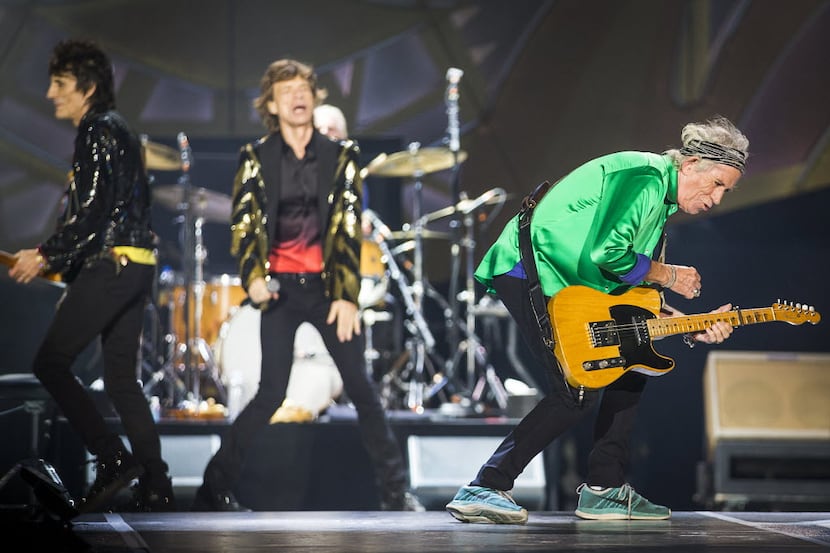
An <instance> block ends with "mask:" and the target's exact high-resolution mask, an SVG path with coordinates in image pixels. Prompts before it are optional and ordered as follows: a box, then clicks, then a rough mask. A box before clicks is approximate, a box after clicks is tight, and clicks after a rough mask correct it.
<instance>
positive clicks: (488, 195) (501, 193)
mask: <svg viewBox="0 0 830 553" xmlns="http://www.w3.org/2000/svg"><path fill="white" fill-rule="evenodd" d="M515 197H516V195H515V194H508V193H507V192H505V190H504V189H503V188H492V189H490V190H488V191H486V192H484V193H483V194H482V195H481V196H479V197H478V198H469V199H464V200H461V201H460V202H458V203H457V204H455V205H450V206H447V207H444V208H442V209H439V210H438V211H433V212H432V213H427V214H426V215H424V221H426V222H428V223H429V222H432V221H435V220H437V219H441V218H443V217H449V216H450V215H453V214H454V213H464V214H467V213H470V212H471V211H475V210H476V209H480V208H482V207H485V206H491V205H496V204H499V203H504V202H506V201H507V200H511V199H513V198H515Z"/></svg>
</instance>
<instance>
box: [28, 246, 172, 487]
mask: <svg viewBox="0 0 830 553" xmlns="http://www.w3.org/2000/svg"><path fill="white" fill-rule="evenodd" d="M154 278H155V268H154V267H153V266H151V265H141V264H137V263H128V264H127V266H126V267H124V268H123V269H122V270H121V271H120V273H116V270H115V263H114V262H113V261H111V260H109V259H102V260H99V261H97V262H95V264H94V265H92V266H91V267H87V268H84V269H83V270H81V272H80V273H79V274H78V276H77V278H76V279H75V281H74V282H73V283H72V284H71V285H69V287H68V288H67V291H66V294H65V295H64V297H63V298H62V300H61V302H60V305H59V307H58V310H57V312H56V313H55V318H54V319H53V320H52V323H51V325H50V327H49V329H48V331H47V333H46V337H45V338H44V340H43V342H42V344H41V346H40V349H39V350H38V352H37V355H36V356H35V360H34V367H33V371H34V374H35V376H37V378H38V379H39V380H40V381H41V382H42V383H43V386H44V387H45V388H46V390H47V391H48V392H49V393H50V394H51V395H52V397H53V398H54V400H55V403H57V405H58V407H59V408H60V410H61V411H62V412H63V414H64V416H65V417H66V419H67V421H68V422H69V424H70V426H71V427H72V429H73V430H74V431H75V432H76V433H77V434H78V435H79V436H80V438H81V440H82V441H83V443H84V445H85V446H86V448H87V449H88V450H89V451H90V452H91V453H92V454H93V455H97V456H99V457H107V456H109V455H112V454H114V453H115V451H117V450H118V449H123V447H124V444H123V443H122V442H121V439H120V438H119V437H118V435H117V434H116V433H113V432H111V431H109V430H108V429H107V425H106V422H105V420H104V417H103V416H102V415H101V413H100V412H99V411H98V409H97V407H96V405H95V403H94V401H93V399H92V397H91V396H90V395H89V393H88V392H87V390H86V388H85V387H84V385H83V384H82V383H81V382H80V380H78V379H77V378H76V377H75V375H74V374H73V373H72V372H71V367H72V364H73V362H74V361H75V359H76V358H77V357H78V355H80V353H81V352H82V351H83V350H84V348H85V347H86V346H87V345H89V344H90V343H91V342H92V341H93V340H95V339H96V338H97V337H98V336H100V338H101V346H102V351H103V360H104V388H105V390H106V393H107V395H108V396H109V398H110V401H111V402H112V405H113V407H114V408H115V410H116V412H117V413H118V415H119V417H120V419H121V423H122V425H123V427H124V432H125V433H126V435H127V438H128V439H129V440H130V445H131V449H132V452H133V454H134V455H135V456H136V458H137V459H138V461H139V462H141V463H142V464H143V465H144V466H145V468H147V470H148V471H154V472H155V471H162V472H164V471H166V470H167V466H166V465H165V464H164V463H163V461H162V458H161V441H160V439H159V434H158V429H157V428H156V424H155V421H154V420H153V416H152V414H151V412H150V407H149V405H148V402H147V398H146V396H145V395H144V391H143V389H142V385H141V382H140V381H139V379H138V365H137V363H138V349H139V339H140V335H141V327H142V324H143V322H144V308H145V305H146V302H147V299H148V297H149V294H150V292H151V289H152V285H153V279H154Z"/></svg>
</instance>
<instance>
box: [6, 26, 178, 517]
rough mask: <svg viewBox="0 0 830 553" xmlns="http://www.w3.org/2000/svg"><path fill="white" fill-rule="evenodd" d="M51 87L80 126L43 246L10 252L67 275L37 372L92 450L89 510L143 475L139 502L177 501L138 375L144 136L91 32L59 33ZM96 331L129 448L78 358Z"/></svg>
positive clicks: (19, 263) (145, 288) (149, 269)
mask: <svg viewBox="0 0 830 553" xmlns="http://www.w3.org/2000/svg"><path fill="white" fill-rule="evenodd" d="M49 74H50V84H49V90H48V92H47V97H48V98H49V99H50V100H52V102H53V103H54V106H55V117H56V118H58V119H68V120H70V121H72V123H73V124H74V125H75V126H76V127H77V128H78V134H77V136H76V138H75V149H74V155H73V160H72V172H71V174H70V179H69V185H68V187H67V190H66V194H65V196H64V205H63V213H62V215H61V217H60V219H59V221H58V225H57V229H56V230H55V232H54V233H53V234H52V235H51V236H49V237H48V238H47V239H46V240H44V241H43V242H42V243H41V244H40V245H39V246H38V247H37V248H33V249H24V250H21V251H19V252H17V253H16V254H15V259H16V262H15V264H14V266H13V267H12V268H11V269H10V271H9V274H10V275H11V276H12V278H14V279H15V280H17V281H18V282H21V283H28V282H30V281H31V280H32V279H33V278H35V277H36V276H38V275H39V274H44V273H52V274H59V275H60V276H61V278H62V280H63V281H64V283H66V284H67V287H66V291H65V294H64V296H63V298H62V299H61V302H60V304H59V307H58V309H57V312H56V313H55V317H54V319H53V321H52V323H51V325H50V327H49V329H48V331H47V333H46V336H45V338H44V340H43V342H42V344H41V346H40V348H39V350H38V352H37V354H36V356H35V360H34V364H33V372H34V374H35V376H37V378H38V379H39V380H40V381H41V382H42V383H43V386H44V387H45V388H46V389H47V390H48V391H49V393H50V394H51V395H52V397H53V398H54V399H55V402H56V403H57V405H58V407H59V408H60V410H61V411H62V412H63V414H64V415H65V416H66V418H67V420H68V421H69V423H70V425H71V426H72V428H73V430H74V431H75V432H76V433H77V434H78V435H79V436H80V438H81V440H82V441H83V443H84V445H85V446H86V448H87V449H88V450H89V452H90V453H92V454H93V455H95V456H96V457H97V467H96V468H97V473H96V477H95V481H94V482H93V484H92V485H91V486H90V488H89V489H88V490H87V491H86V494H85V497H83V499H82V500H81V502H80V505H79V507H80V509H81V510H82V511H85V512H92V511H101V510H106V509H112V508H118V506H114V505H113V504H112V501H113V500H114V496H115V495H116V493H117V492H118V491H119V490H120V489H122V488H124V487H126V486H127V485H129V484H130V482H131V481H132V480H133V479H134V478H137V477H140V478H139V487H138V491H139V494H138V496H137V497H136V500H137V504H136V505H132V506H130V508H134V507H138V508H140V509H142V510H156V511H158V510H173V509H174V508H175V500H174V497H173V489H172V485H171V482H170V478H169V476H168V474H167V471H168V466H167V464H166V463H165V462H164V461H163V460H162V456H161V442H160V439H159V434H158V430H157V428H156V425H155V421H154V420H153V417H152V414H151V412H150V407H149V404H148V402H147V398H146V397H145V395H144V392H143V390H142V387H141V385H140V383H139V382H138V380H137V378H136V367H137V359H138V350H139V347H140V345H139V340H140V335H141V328H142V324H143V321H144V308H145V305H146V303H147V300H148V298H149V295H150V293H151V290H152V285H153V280H154V278H155V268H154V266H155V264H156V255H155V251H154V249H153V248H154V245H153V242H154V235H153V232H152V230H151V228H150V192H149V187H148V181H147V174H146V171H145V168H144V166H143V161H142V152H141V144H140V142H139V139H138V137H137V136H136V134H135V133H134V132H132V131H131V130H130V128H129V127H128V126H127V124H126V122H125V121H124V119H123V118H122V117H121V115H120V114H119V113H118V112H116V111H115V97H114V92H113V77H112V64H111V62H110V60H109V58H108V56H107V55H106V54H105V53H104V52H103V51H101V49H100V48H99V47H98V46H97V45H95V44H93V43H91V42H84V41H75V40H69V41H64V42H61V43H59V44H58V45H57V46H56V47H55V49H54V52H53V55H52V59H51V61H50V64H49ZM99 337H100V340H101V349H102V353H103V364H104V375H103V380H104V387H105V390H106V393H107V395H108V396H109V398H110V400H111V402H112V405H113V407H114V408H115V410H116V411H117V413H118V415H119V417H120V419H121V423H122V425H123V430H124V432H125V434H126V435H127V438H128V439H129V441H130V445H131V449H132V453H130V451H129V450H128V449H127V448H126V446H125V444H124V443H123V442H122V441H121V438H120V437H119V435H118V434H117V433H116V432H114V431H112V430H110V429H108V427H107V424H106V422H105V419H104V417H103V416H102V415H101V413H100V412H99V411H98V409H97V407H96V404H95V403H94V401H93V399H92V397H91V396H90V395H89V393H88V391H87V389H86V388H85V387H84V386H83V384H82V383H81V382H80V381H79V380H78V379H76V378H75V376H74V375H73V374H72V372H71V367H72V364H73V362H74V360H75V359H76V358H77V356H78V355H79V354H80V353H81V352H82V351H83V349H84V348H86V346H87V345H89V344H90V343H91V342H92V341H93V340H96V339H98V338H99Z"/></svg>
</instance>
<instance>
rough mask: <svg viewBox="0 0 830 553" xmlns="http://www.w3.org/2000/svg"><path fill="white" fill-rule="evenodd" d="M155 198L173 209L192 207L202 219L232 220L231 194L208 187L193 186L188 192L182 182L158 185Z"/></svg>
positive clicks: (214, 220)
mask: <svg viewBox="0 0 830 553" xmlns="http://www.w3.org/2000/svg"><path fill="white" fill-rule="evenodd" d="M153 200H155V201H157V202H158V203H159V204H161V205H163V206H164V207H166V208H168V209H172V210H182V209H186V208H190V209H191V210H192V212H193V215H194V216H196V217H201V219H202V221H206V222H216V223H229V222H230V220H231V207H232V206H231V198H230V196H227V195H226V194H222V193H221V192H214V191H213V190H208V189H206V188H191V189H190V191H189V193H186V192H185V188H184V187H183V186H182V185H181V184H171V185H165V186H156V187H154V188H153Z"/></svg>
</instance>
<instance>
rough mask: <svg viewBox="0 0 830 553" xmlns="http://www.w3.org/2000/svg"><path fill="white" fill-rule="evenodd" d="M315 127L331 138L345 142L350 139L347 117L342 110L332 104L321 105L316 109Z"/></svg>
mask: <svg viewBox="0 0 830 553" xmlns="http://www.w3.org/2000/svg"><path fill="white" fill-rule="evenodd" d="M314 126H315V127H317V129H318V130H319V131H320V132H322V133H323V134H325V135H328V136H329V137H331V138H336V139H338V140H343V139H345V138H348V137H349V129H348V127H347V126H346V116H345V115H343V112H342V111H340V108H338V107H336V106H333V105H331V104H320V105H319V106H317V107H316V108H314Z"/></svg>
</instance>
